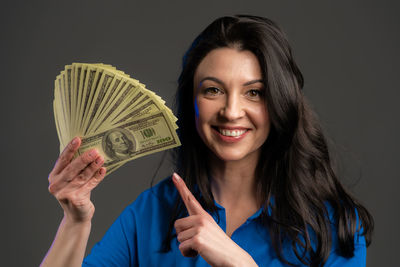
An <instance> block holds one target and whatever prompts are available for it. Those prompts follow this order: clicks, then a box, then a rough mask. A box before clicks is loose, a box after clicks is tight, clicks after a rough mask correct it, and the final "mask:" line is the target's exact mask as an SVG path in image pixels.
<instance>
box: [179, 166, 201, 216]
mask: <svg viewBox="0 0 400 267" xmlns="http://www.w3.org/2000/svg"><path fill="white" fill-rule="evenodd" d="M172 181H173V182H174V185H175V187H176V189H177V190H178V192H179V195H180V196H181V198H182V200H183V203H185V206H186V209H187V211H188V212H189V215H197V214H203V213H205V212H206V211H205V210H204V209H203V207H202V206H201V204H200V203H199V202H198V201H197V199H196V198H195V197H194V196H193V194H192V192H190V190H189V189H188V188H187V186H186V184H185V181H183V179H182V178H181V177H180V176H179V175H178V174H177V173H175V172H174V174H172Z"/></svg>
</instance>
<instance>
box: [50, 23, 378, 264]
mask: <svg viewBox="0 0 400 267" xmlns="http://www.w3.org/2000/svg"><path fill="white" fill-rule="evenodd" d="M302 87H303V76H302V74H301V72H300V70H299V69H298V67H297V65H296V63H295V62H294V60H293V56H292V52H291V48H290V46H289V44H288V42H287V40H286V37H285V36H284V34H283V32H282V31H281V30H280V29H279V28H278V26H277V25H276V24H275V23H274V22H272V21H271V20H269V19H266V18H262V17H256V16H232V17H223V18H219V19H217V20H215V21H214V22H213V23H211V24H210V25H209V26H208V27H207V28H206V29H205V30H204V31H203V32H202V33H201V34H200V35H199V36H198V37H197V38H196V39H195V40H194V42H193V44H192V46H191V47H190V49H189V50H188V52H187V53H186V54H185V57H184V61H183V68H182V72H181V75H180V77H179V86H178V91H177V113H178V114H177V115H178V118H179V121H178V123H179V136H180V140H181V143H182V146H181V147H179V148H177V149H176V150H175V151H174V152H175V153H174V155H175V166H176V170H177V172H178V173H179V174H180V175H181V176H182V178H181V177H180V176H179V175H178V174H176V173H174V174H173V175H172V179H170V178H168V179H165V180H164V181H162V182H161V183H159V184H158V185H156V186H155V187H153V188H151V189H149V190H147V191H145V192H143V193H142V194H141V195H140V196H139V197H138V198H137V199H136V201H135V202H134V203H132V204H131V205H129V206H128V207H127V208H126V209H125V211H124V212H123V213H122V214H121V215H120V217H119V218H118V219H117V220H116V222H115V223H114V224H113V225H112V226H111V227H110V229H109V230H108V231H107V233H106V235H105V236H104V238H103V239H102V240H101V241H100V242H99V243H98V244H97V245H96V246H95V247H94V248H93V249H92V251H91V254H90V255H89V256H88V257H87V258H86V259H85V260H83V255H84V253H85V248H86V243H87V238H88V236H89V232H90V226H91V220H92V217H93V212H94V205H93V203H92V202H91V201H90V193H91V190H92V189H93V188H94V187H96V186H97V185H98V183H100V182H101V181H102V179H103V178H104V174H105V170H104V168H103V167H102V164H103V161H104V160H103V158H102V157H101V156H100V155H99V154H98V152H96V151H87V152H86V153H84V154H83V155H81V156H79V157H77V158H76V159H74V160H72V159H73V155H74V153H75V151H76V150H77V149H78V147H79V145H80V139H79V138H75V139H74V140H73V141H72V142H71V143H70V144H69V145H68V146H67V148H66V150H65V151H64V152H63V153H62V154H61V156H60V158H59V160H58V161H57V163H56V165H55V167H54V169H53V171H52V172H51V173H50V176H49V181H50V186H49V190H50V192H51V193H52V194H53V195H54V196H55V197H56V198H57V200H58V201H59V202H60V204H61V206H62V207H63V209H64V218H63V221H62V223H61V224H60V227H59V230H58V233H57V236H56V238H55V240H54V243H53V246H52V248H51V249H50V250H49V253H48V256H47V257H46V258H45V260H44V261H43V266H80V265H81V264H82V261H83V265H84V266H139V265H143V266H209V265H211V266H257V265H259V266H287V265H288V264H289V265H294V266H322V265H324V266H365V261H366V246H367V245H368V244H369V243H370V237H371V233H372V230H373V220H372V217H371V215H370V214H369V213H368V211H367V210H366V209H365V208H364V207H363V206H362V205H361V204H360V203H358V202H357V201H356V200H355V199H354V198H353V197H352V196H350V194H349V193H347V191H346V189H345V188H344V187H343V186H342V185H341V183H340V182H339V180H338V179H337V177H336V174H335V172H334V170H333V168H332V166H331V160H330V155H329V151H328V146H327V144H326V141H325V138H324V136H323V133H322V130H321V128H320V126H319V124H318V122H317V121H316V119H315V117H314V115H313V112H312V110H311V109H310V108H309V106H308V105H307V102H306V100H305V98H304V96H303V92H302V91H301V89H302ZM146 134H151V133H146ZM121 137H122V134H120V135H115V134H114V135H113V136H110V138H114V139H115V140H114V141H115V142H114V143H116V144H115V147H123V148H124V151H125V150H126V147H127V140H128V139H129V138H122V139H121ZM118 138H119V139H118ZM116 139H118V140H116ZM120 139H121V140H120ZM111 143H112V142H110V144H111ZM111 145H112V147H114V144H111ZM111 145H110V147H111ZM115 150H116V149H115Z"/></svg>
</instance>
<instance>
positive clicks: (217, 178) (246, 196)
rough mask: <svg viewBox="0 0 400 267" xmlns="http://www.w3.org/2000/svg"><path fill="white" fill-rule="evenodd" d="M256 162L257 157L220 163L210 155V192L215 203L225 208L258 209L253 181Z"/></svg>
mask: <svg viewBox="0 0 400 267" xmlns="http://www.w3.org/2000/svg"><path fill="white" fill-rule="evenodd" d="M257 156H258V155H257ZM257 162H258V157H256V158H247V159H242V160H239V161H222V160H220V159H219V158H217V157H216V156H215V155H214V154H213V155H211V157H210V167H211V178H212V179H211V190H212V193H213V196H214V199H215V201H216V202H217V203H219V204H221V205H222V206H224V207H225V208H229V207H233V206H236V207H240V206H247V207H248V206H249V205H251V206H252V207H258V206H259V205H258V201H257V194H256V192H257V184H256V179H255V169H256V166H257Z"/></svg>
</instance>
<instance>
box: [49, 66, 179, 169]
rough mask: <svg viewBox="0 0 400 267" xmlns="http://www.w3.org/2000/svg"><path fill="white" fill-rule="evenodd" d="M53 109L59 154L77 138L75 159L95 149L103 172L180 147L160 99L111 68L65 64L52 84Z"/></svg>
mask: <svg viewBox="0 0 400 267" xmlns="http://www.w3.org/2000/svg"><path fill="white" fill-rule="evenodd" d="M53 108H54V118H55V122H56V128H57V134H58V138H59V140H60V151H62V150H63V149H64V147H65V146H66V145H67V144H68V142H69V141H70V140H71V139H72V138H74V137H75V136H80V137H81V139H82V144H81V146H80V148H79V150H78V153H77V155H80V154H82V153H83V152H85V151H86V150H88V149H91V148H96V149H97V150H98V151H99V152H100V154H102V155H103V157H104V166H105V167H106V168H107V174H110V173H111V172H113V171H115V170H116V169H117V168H119V167H121V166H122V165H123V164H125V163H126V162H127V161H130V160H133V159H136V158H138V157H142V156H145V155H149V154H152V153H156V152H159V151H162V150H166V149H170V148H173V147H176V146H179V145H180V141H179V138H178V136H177V134H176V130H177V128H178V126H177V125H176V121H177V118H176V117H175V116H174V114H173V113H172V111H171V110H170V109H169V108H168V107H167V106H166V105H165V101H163V100H162V99H161V97H159V96H158V95H156V94H155V93H154V92H152V91H150V90H148V89H146V88H145V85H144V84H142V83H140V82H139V81H138V80H135V79H133V78H131V77H130V76H129V75H127V74H125V73H124V72H122V71H119V70H117V69H116V68H115V67H113V66H111V65H105V64H85V63H72V64H71V65H67V66H65V69H64V70H63V71H61V73H60V74H59V75H58V76H57V78H56V80H55V87H54V102H53Z"/></svg>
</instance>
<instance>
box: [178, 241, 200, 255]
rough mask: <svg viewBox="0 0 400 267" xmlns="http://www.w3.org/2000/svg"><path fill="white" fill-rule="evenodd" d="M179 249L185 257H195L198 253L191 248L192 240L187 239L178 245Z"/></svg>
mask: <svg viewBox="0 0 400 267" xmlns="http://www.w3.org/2000/svg"><path fill="white" fill-rule="evenodd" d="M179 250H180V251H181V253H182V255H183V256H185V257H191V258H194V257H196V256H197V255H198V254H199V253H198V252H197V251H196V250H195V249H194V248H193V240H192V239H188V240H186V241H184V242H182V243H181V244H180V245H179Z"/></svg>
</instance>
